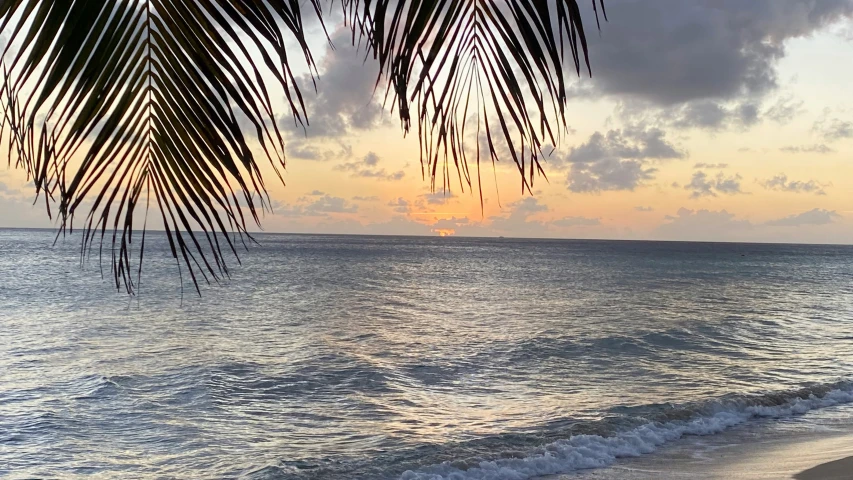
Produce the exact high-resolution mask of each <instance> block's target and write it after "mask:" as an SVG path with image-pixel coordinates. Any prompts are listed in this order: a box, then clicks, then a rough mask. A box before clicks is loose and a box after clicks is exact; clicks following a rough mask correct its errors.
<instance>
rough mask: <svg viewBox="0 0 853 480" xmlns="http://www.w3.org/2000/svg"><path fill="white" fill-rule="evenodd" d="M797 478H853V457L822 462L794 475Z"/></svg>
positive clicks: (806, 479) (816, 479) (840, 479)
mask: <svg viewBox="0 0 853 480" xmlns="http://www.w3.org/2000/svg"><path fill="white" fill-rule="evenodd" d="M794 478H795V479H796V480H850V479H853V457H847V458H842V459H841V460H834V461H832V462H826V463H822V464H820V465H818V466H816V467H813V468H810V469H808V470H804V471H802V472H800V473H798V474H796V475H794Z"/></svg>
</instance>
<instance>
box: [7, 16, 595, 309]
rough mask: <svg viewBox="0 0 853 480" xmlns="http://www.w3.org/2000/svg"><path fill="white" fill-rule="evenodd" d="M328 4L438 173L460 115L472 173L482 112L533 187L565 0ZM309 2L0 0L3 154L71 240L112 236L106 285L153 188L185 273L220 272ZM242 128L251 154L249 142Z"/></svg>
mask: <svg viewBox="0 0 853 480" xmlns="http://www.w3.org/2000/svg"><path fill="white" fill-rule="evenodd" d="M592 4H593V9H595V8H596V2H595V0H592ZM599 5H600V6H601V8H602V9H603V7H604V5H603V2H602V0H599ZM341 6H342V7H343V11H344V12H345V14H346V16H347V19H348V21H349V22H350V24H351V26H352V28H353V41H354V42H355V41H362V40H363V41H365V44H366V46H367V48H368V51H369V53H371V54H372V55H373V56H374V57H375V58H376V59H377V60H378V61H379V63H380V65H381V73H380V77H379V78H378V79H377V86H379V84H380V82H381V81H382V80H383V79H384V80H387V82H388V84H387V88H386V90H385V96H386V99H391V100H392V101H393V105H394V108H395V109H396V111H397V112H398V114H399V115H400V119H401V121H402V125H403V129H404V132H408V131H409V130H410V126H411V123H412V118H411V117H412V113H411V112H412V110H414V111H415V116H416V118H417V124H418V134H419V137H420V138H421V162H422V166H423V168H424V172H425V175H427V173H426V172H428V175H429V176H430V178H431V179H432V180H433V187H434V188H435V179H436V177H437V174H438V166H439V165H443V167H442V172H443V186H445V187H447V186H449V183H448V182H449V175H448V173H449V171H450V166H449V165H450V162H452V163H453V164H454V165H455V167H456V170H457V172H458V175H459V181H460V185H461V186H462V188H464V185H467V186H469V187H470V186H471V185H472V175H471V173H470V172H469V169H468V155H469V154H468V151H467V150H466V145H470V139H469V138H468V137H470V130H469V131H467V132H466V129H470V128H475V129H476V138H475V143H476V145H477V153H476V165H477V178H478V179H479V175H480V174H479V172H480V170H479V165H480V149H479V137H480V132H481V128H482V129H484V130H485V138H486V140H487V142H488V144H489V145H490V148H489V151H490V153H489V155H490V157H491V159H492V161H493V162H494V161H497V160H498V153H497V151H496V148H495V147H494V144H495V142H494V139H493V136H494V135H500V136H501V137H502V139H503V141H504V142H505V143H506V145H507V146H508V150H509V152H510V154H511V155H512V158H513V160H514V161H515V163H516V165H517V166H518V169H519V171H520V173H521V178H522V189H523V190H527V191H529V190H530V189H531V186H532V183H533V178H534V173H535V172H538V173H544V172H543V170H542V167H541V166H540V164H539V160H540V158H541V156H542V153H541V150H542V146H543V143H544V142H549V143H552V144H556V141H557V139H558V138H559V137H560V133H561V132H562V131H564V130H565V128H566V123H565V122H566V119H565V112H566V110H565V108H566V83H565V80H564V76H565V74H564V72H565V71H566V70H567V68H571V69H573V70H575V71H576V72H577V73H578V74H579V73H580V69H581V57H583V59H584V61H586V63H587V65H588V64H589V62H588V60H587V58H586V55H587V53H586V40H585V35H584V30H583V26H582V23H581V16H580V13H579V8H578V5H577V3H576V0H550V1H548V0H531V1H520V0H502V1H497V0H449V1H448V0H438V1H403V0H400V1H395V2H390V1H388V0H341ZM322 7H323V5H322V2H321V0H310V1H305V0H187V1H185V0H1V1H0V34H4V35H6V36H7V37H8V38H10V39H12V41H11V42H9V45H7V47H6V50H5V51H3V52H2V53H3V55H2V59H3V64H2V68H3V80H2V84H0V106H1V107H2V110H3V116H2V119H0V139H2V143H3V144H4V146H6V147H7V148H8V149H9V161H10V163H11V162H12V159H13V158H14V163H15V164H16V165H17V166H19V167H21V168H24V169H26V171H27V173H28V175H29V176H30V177H31V178H32V180H33V182H34V184H35V187H36V193H37V198H39V197H41V198H42V199H43V200H44V202H45V205H46V206H47V208H48V214H49V215H51V214H53V212H51V211H50V207H51V204H52V202H54V201H55V202H56V205H57V208H58V212H57V213H58V219H59V223H60V233H64V232H66V231H67V230H71V229H73V225H74V219H75V215H77V214H78V212H79V214H80V216H81V217H82V225H83V228H82V230H83V242H82V252H83V254H84V256H85V255H86V254H87V252H88V251H90V249H91V248H92V246H93V245H94V244H96V243H97V244H99V245H101V247H103V245H104V244H105V243H108V244H109V245H110V247H111V257H112V273H113V277H114V280H115V284H116V287H117V288H121V287H122V286H124V287H125V288H126V289H127V290H128V291H129V292H132V291H133V289H134V272H132V270H131V246H132V244H133V239H134V235H137V236H139V235H140V233H139V227H140V226H139V225H134V220H135V213H138V212H140V211H144V212H146V218H147V211H148V209H149V208H150V206H151V205H152V204H153V205H154V206H156V208H157V210H158V211H159V212H160V214H161V216H162V221H163V224H164V226H165V229H166V236H167V238H168V241H169V245H170V246H171V251H172V255H173V256H174V257H175V258H176V259H177V260H178V263H179V265H180V264H183V265H185V266H186V267H187V270H188V272H189V275H190V276H191V279H192V281H193V282H194V284H195V285H196V288H197V289H198V282H199V281H200V280H204V281H210V280H217V279H218V278H220V276H221V275H227V274H228V267H227V265H226V261H225V255H224V254H223V252H227V251H230V252H233V253H234V254H235V256H236V253H237V250H236V245H235V242H242V241H243V240H244V238H251V237H250V236H248V233H247V230H246V229H247V219H246V218H245V216H249V217H250V219H251V221H254V222H255V223H256V224H258V225H259V224H260V219H259V213H260V212H261V211H262V210H263V209H264V208H265V207H266V205H267V201H268V200H269V199H268V196H267V194H266V187H265V183H264V179H263V177H262V175H261V172H260V166H259V162H261V161H268V162H269V163H270V164H272V166H273V169H274V171H275V172H276V173H277V174H278V176H279V179H281V175H280V173H279V171H280V169H281V168H283V167H284V154H283V152H284V142H283V138H282V134H281V132H280V131H279V129H278V122H277V114H278V113H279V112H276V111H274V107H273V102H272V101H271V98H275V96H276V94H277V93H281V94H283V97H284V98H286V100H287V103H288V105H289V108H290V111H291V113H292V116H293V120H294V121H295V122H296V123H297V124H307V121H308V120H307V115H306V106H305V102H304V100H303V96H302V94H301V92H300V90H299V88H298V87H297V85H296V81H295V78H294V73H293V71H292V67H293V66H294V63H293V59H292V58H291V57H290V56H288V52H287V48H286V46H285V45H286V44H288V43H290V44H291V45H293V42H295V45H297V46H298V49H297V52H296V53H298V54H299V57H300V60H299V61H300V62H305V65H306V66H307V68H308V69H309V71H311V72H314V73H316V67H315V64H314V59H313V57H312V55H311V51H310V49H309V47H308V43H307V41H306V38H305V28H304V24H303V21H304V16H305V15H306V14H307V15H310V16H313V17H316V18H319V20H320V22H321V25H322V21H323V19H322V16H323V10H322ZM595 14H596V19H597V15H598V12H597V11H596V12H595ZM13 45H14V48H15V50H14V51H12V50H11V49H10V48H11V46H13ZM565 50H568V51H569V52H570V53H569V58H568V60H567V59H565V58H564V51H565ZM291 53H292V52H291ZM265 79H266V80H265ZM268 83H269V84H268ZM470 118H476V122H475V125H474V126H469V123H471V121H469V119H470ZM256 143H257V144H259V145H260V147H261V150H262V152H263V154H262V155H260V156H261V157H265V158H258V157H257V156H256V155H255V154H254V153H253V150H252V145H255V144H256ZM478 186H479V181H478ZM479 188H480V197H481V199H482V187H479ZM481 201H482V200H481ZM244 212H246V213H244ZM141 227H142V228H141V238H140V246H139V250H138V251H139V266H138V268H137V271H136V272H135V273H136V275H138V274H139V271H140V270H139V269H141V264H142V254H143V252H144V239H145V225H144V224H143V225H142V226H141ZM232 232H236V233H237V234H238V235H237V236H234V237H232V236H231V235H229V234H230V233H232Z"/></svg>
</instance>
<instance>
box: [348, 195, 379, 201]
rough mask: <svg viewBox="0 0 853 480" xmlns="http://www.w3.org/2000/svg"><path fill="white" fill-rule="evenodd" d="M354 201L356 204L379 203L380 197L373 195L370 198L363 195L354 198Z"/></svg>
mask: <svg viewBox="0 0 853 480" xmlns="http://www.w3.org/2000/svg"><path fill="white" fill-rule="evenodd" d="M352 199H353V201H355V202H378V201H379V197H377V196H376V195H371V196H369V197H363V196H361V195H356V196H354V197H352Z"/></svg>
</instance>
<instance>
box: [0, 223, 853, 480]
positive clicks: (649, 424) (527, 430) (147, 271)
mask: <svg viewBox="0 0 853 480" xmlns="http://www.w3.org/2000/svg"><path fill="white" fill-rule="evenodd" d="M54 236H55V235H54V232H50V231H38V230H0V476H9V477H10V478H31V477H60V478H62V477H68V478H74V477H77V476H87V477H89V478H92V477H94V478H223V477H226V478H233V477H245V478H250V479H398V478H401V479H430V480H442V479H458V480H463V479H513V480H523V479H529V478H536V477H537V476H542V475H551V474H563V473H571V472H576V471H580V470H584V469H594V468H601V467H607V466H610V465H613V464H614V463H616V462H619V461H620V459H622V458H628V457H636V456H639V455H656V454H657V453H656V452H659V450H660V449H661V448H668V446H672V445H678V444H679V442H684V441H685V439H689V438H692V437H694V436H696V435H712V436H713V435H723V434H724V432H732V431H737V429H743V428H751V427H750V426H754V425H756V424H757V423H760V422H785V421H788V420H789V419H792V418H797V419H800V420H798V421H799V423H798V424H803V422H805V425H809V420H808V419H809V418H810V417H809V416H810V415H815V414H816V413H817V414H818V415H819V412H827V411H834V412H838V410H837V409H839V408H840V409H842V410H841V413H835V414H833V415H834V416H833V418H836V419H838V421H837V422H836V423H837V425H838V428H839V429H844V428H851V425H849V424H848V423H853V421H848V420H847V419H849V418H850V416H851V415H850V412H853V403H851V402H853V382H851V379H853V248H851V247H847V246H806V245H758V244H718V243H668V242H616V241H560V240H515V239H469V238H423V237H420V238H418V237H365V236H310V235H259V236H257V239H258V241H259V242H260V246H252V247H250V249H249V251H247V252H246V251H241V253H240V260H241V262H242V264H241V265H238V264H237V263H236V261H234V260H232V261H231V263H230V264H229V266H230V271H231V277H230V279H227V280H222V281H221V282H220V283H218V284H217V283H215V282H214V283H213V284H212V285H210V286H207V285H203V287H202V289H201V296H200V297H199V295H198V294H197V293H196V292H195V289H194V288H193V287H192V284H191V283H189V281H188V278H189V277H188V273H187V271H186V269H185V268H184V269H182V270H180V271H179V269H178V266H177V264H176V263H175V262H174V260H172V259H170V258H169V250H168V244H167V243H166V242H165V239H164V238H163V237H162V236H161V235H158V234H153V235H149V236H148V237H147V238H146V253H145V265H144V268H143V270H142V276H141V284H140V285H139V289H138V293H137V295H136V296H134V297H128V296H127V295H126V294H124V293H117V292H116V291H115V288H114V287H113V285H112V283H111V274H110V271H109V267H110V264H109V261H110V260H109V258H110V253H109V248H108V247H105V250H104V252H103V263H101V264H99V261H98V255H97V251H95V252H93V254H92V257H91V258H89V259H88V260H87V261H85V262H83V268H81V267H80V265H81V258H80V250H79V243H78V242H79V237H77V236H72V237H70V238H68V239H66V240H65V241H62V240H60V241H59V242H58V243H57V244H56V245H53V240H54ZM102 274H103V277H102ZM181 279H183V284H182V283H181ZM845 408H846V409H848V410H843V409H845ZM833 409H835V410H833ZM845 412H846V413H845ZM821 418H826V415H824V416H823V417H821ZM822 425H825V422H824V423H822ZM772 431H773V432H776V433H775V434H780V433H779V432H785V430H784V429H775V430H772ZM782 434H784V433H782Z"/></svg>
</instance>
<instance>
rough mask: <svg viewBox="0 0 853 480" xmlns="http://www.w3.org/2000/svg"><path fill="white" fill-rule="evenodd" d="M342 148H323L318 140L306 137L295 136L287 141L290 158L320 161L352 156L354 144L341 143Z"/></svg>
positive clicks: (287, 151)
mask: <svg viewBox="0 0 853 480" xmlns="http://www.w3.org/2000/svg"><path fill="white" fill-rule="evenodd" d="M339 145H340V148H339V149H337V150H334V149H331V148H328V147H326V148H322V147H321V146H320V145H317V140H313V141H308V140H305V139H300V138H295V139H293V140H290V141H289V142H287V145H286V153H287V157H288V158H295V159H299V160H313V161H319V162H327V161H330V160H342V159H346V158H351V157H352V146H351V145H344V144H343V143H340V144H339Z"/></svg>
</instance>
